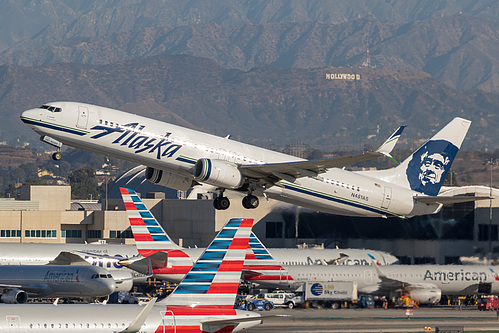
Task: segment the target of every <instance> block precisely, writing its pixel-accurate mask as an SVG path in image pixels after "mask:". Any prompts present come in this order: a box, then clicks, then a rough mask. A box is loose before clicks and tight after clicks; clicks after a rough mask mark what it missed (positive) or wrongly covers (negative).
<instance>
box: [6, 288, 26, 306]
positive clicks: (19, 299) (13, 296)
mask: <svg viewBox="0 0 499 333" xmlns="http://www.w3.org/2000/svg"><path fill="white" fill-rule="evenodd" d="M0 300H1V301H2V302H3V303H7V304H24V303H26V302H27V301H28V294H26V292H25V291H24V290H19V289H14V290H11V291H9V292H7V293H5V294H3V295H2V296H1V297H0Z"/></svg>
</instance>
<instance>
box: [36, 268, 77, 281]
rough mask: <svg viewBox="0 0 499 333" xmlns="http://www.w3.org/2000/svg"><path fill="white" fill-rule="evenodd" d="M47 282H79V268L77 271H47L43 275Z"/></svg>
mask: <svg viewBox="0 0 499 333" xmlns="http://www.w3.org/2000/svg"><path fill="white" fill-rule="evenodd" d="M43 281H47V282H79V280H78V270H76V273H75V272H51V271H47V273H45V276H44V277H43Z"/></svg>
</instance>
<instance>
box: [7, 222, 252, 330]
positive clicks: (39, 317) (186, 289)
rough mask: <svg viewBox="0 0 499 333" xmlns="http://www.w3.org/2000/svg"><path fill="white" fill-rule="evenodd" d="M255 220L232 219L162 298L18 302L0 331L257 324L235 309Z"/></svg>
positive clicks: (217, 327) (10, 308)
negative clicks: (128, 301) (146, 301)
mask: <svg viewBox="0 0 499 333" xmlns="http://www.w3.org/2000/svg"><path fill="white" fill-rule="evenodd" d="M252 225H253V220H250V219H231V220H230V221H229V222H228V223H227V224H226V226H225V227H224V228H223V229H222V231H221V232H220V233H219V234H218V235H217V236H216V238H215V239H214V240H213V242H212V243H211V244H210V246H208V248H207V249H206V251H205V252H204V253H203V254H202V255H201V257H200V258H199V260H198V261H197V262H196V264H195V265H194V267H192V269H191V270H190V272H189V273H188V274H187V276H186V277H185V278H184V279H183V281H182V282H181V283H180V284H179V285H178V286H177V288H176V289H175V290H174V291H173V293H172V294H170V295H169V296H168V297H167V298H166V299H164V300H162V301H159V302H155V299H153V300H151V302H149V304H147V306H145V307H141V306H138V305H116V304H108V305H93V304H71V305H66V304H61V305H58V306H54V305H52V304H50V305H47V304H21V305H17V306H3V307H0V318H1V319H0V331H8V332H28V331H35V330H36V331H39V330H50V331H55V330H62V331H64V332H82V331H88V332H108V333H111V332H139V331H140V332H143V333H148V332H200V333H201V332H227V333H229V332H238V331H241V330H243V329H245V328H249V327H253V326H255V325H258V324H260V323H261V321H262V319H261V316H260V315H259V314H257V313H254V312H250V311H244V310H235V309H234V302H235V299H236V294H237V289H238V286H239V280H240V278H241V271H242V268H243V261H244V256H245V254H246V249H247V247H248V240H249V235H250V232H251V227H252Z"/></svg>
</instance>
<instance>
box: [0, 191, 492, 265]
mask: <svg viewBox="0 0 499 333" xmlns="http://www.w3.org/2000/svg"><path fill="white" fill-rule="evenodd" d="M130 187H131V188H134V187H132V186H130ZM134 189H135V188H134ZM135 190H136V191H137V192H138V193H140V194H141V196H142V199H143V201H144V204H145V205H146V206H147V207H148V208H149V209H150V210H151V212H152V213H153V214H154V216H155V217H156V218H157V219H158V221H160V223H161V224H162V225H163V227H164V228H165V230H166V231H167V232H168V234H169V235H170V236H171V237H172V238H173V239H174V240H175V241H177V242H178V243H179V245H183V246H191V247H194V246H198V247H205V246H207V245H208V244H209V242H211V240H212V239H213V237H214V235H215V233H216V232H217V231H219V230H220V229H221V228H222V227H223V225H224V224H225V223H226V222H227V221H228V220H229V219H230V218H232V217H246V218H254V219H255V221H256V225H255V227H254V231H255V233H256V234H257V236H258V237H259V238H260V239H261V240H262V242H263V243H264V244H265V245H266V246H267V247H296V246H299V245H301V244H303V243H305V244H319V245H323V246H324V247H336V246H337V247H339V248H367V249H373V250H382V251H386V252H390V253H392V254H394V255H395V256H397V257H398V258H399V259H400V262H401V263H404V264H424V263H435V264H453V263H459V262H460V258H461V257H471V256H478V257H485V256H488V257H490V258H492V259H495V258H498V257H499V208H498V207H499V199H497V197H499V191H498V190H495V189H493V190H492V196H493V197H494V198H495V199H493V200H489V199H487V200H481V201H477V202H468V203H461V204H454V205H452V206H448V207H447V206H446V207H444V208H443V209H442V210H441V212H440V213H438V214H434V215H427V216H419V217H414V218H409V219H400V218H359V217H344V216H337V215H330V214H324V213H318V212H315V211H311V210H309V209H305V208H301V207H298V206H293V205H288V204H283V203H280V202H276V201H273V200H268V201H266V200H261V201H260V206H259V207H258V209H255V210H247V209H244V208H243V207H242V204H241V200H239V199H236V198H234V199H233V200H231V207H230V208H229V209H228V210H226V211H218V210H215V209H214V208H213V205H212V201H211V200H209V199H208V200H203V199H197V200H186V199H166V198H165V193H164V192H156V191H154V192H145V193H144V192H143V191H141V190H140V189H135ZM456 190H457V191H461V192H463V194H464V193H465V194H466V195H473V194H474V195H481V196H483V195H489V194H490V192H491V189H490V188H489V187H483V186H474V187H465V188H459V189H456ZM115 192H116V189H115ZM108 193H109V192H108ZM233 196H239V194H238V193H234V194H233ZM240 197H241V199H242V195H240ZM0 218H1V221H2V223H1V225H0V242H24V243H26V242H27V243H35V242H47V243H85V242H99V241H102V242H104V241H105V242H109V243H127V244H132V243H134V241H133V238H132V235H131V231H130V227H129V222H128V217H127V214H126V211H125V210H124V205H123V203H122V201H121V199H120V198H118V197H116V196H113V195H109V197H108V199H107V200H105V199H104V200H102V202H101V203H96V202H71V188H70V187H69V186H45V185H43V186H39V185H30V186H24V187H23V188H22V190H21V195H20V197H19V198H18V200H14V199H0Z"/></svg>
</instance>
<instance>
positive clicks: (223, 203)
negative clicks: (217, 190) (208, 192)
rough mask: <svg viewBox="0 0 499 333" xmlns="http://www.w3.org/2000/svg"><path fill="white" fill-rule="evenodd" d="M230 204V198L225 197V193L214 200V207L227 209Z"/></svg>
mask: <svg viewBox="0 0 499 333" xmlns="http://www.w3.org/2000/svg"><path fill="white" fill-rule="evenodd" d="M229 206H230V200H229V198H227V197H224V196H223V194H222V195H221V196H218V197H216V198H215V200H213V207H215V209H216V210H226V209H227V208H229Z"/></svg>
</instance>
